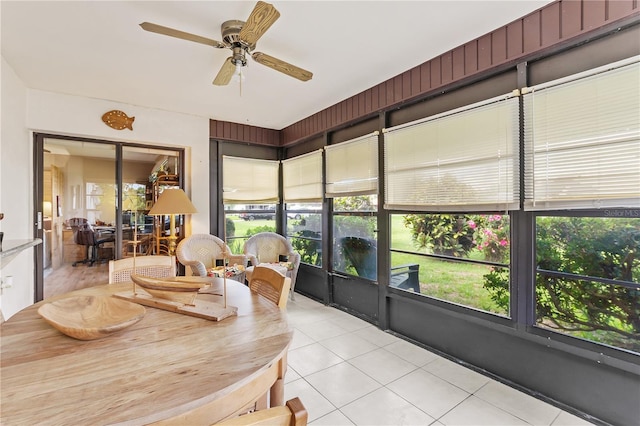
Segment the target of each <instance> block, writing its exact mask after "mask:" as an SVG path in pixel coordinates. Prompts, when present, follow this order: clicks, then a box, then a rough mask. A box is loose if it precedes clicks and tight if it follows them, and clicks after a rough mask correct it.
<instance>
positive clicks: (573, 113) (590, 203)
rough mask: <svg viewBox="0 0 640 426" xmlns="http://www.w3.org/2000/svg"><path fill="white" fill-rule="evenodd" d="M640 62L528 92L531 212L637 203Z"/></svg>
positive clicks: (639, 204) (527, 187)
mask: <svg viewBox="0 0 640 426" xmlns="http://www.w3.org/2000/svg"><path fill="white" fill-rule="evenodd" d="M639 61H640V57H635V58H633V60H632V61H631V63H629V62H630V61H625V62H623V63H618V64H612V65H609V66H606V67H603V68H599V69H596V70H592V71H590V72H589V73H588V75H577V76H572V77H568V78H567V79H563V80H559V81H554V82H549V83H546V84H544V85H539V86H535V87H532V88H530V89H526V91H528V92H529V93H528V94H526V95H525V96H524V113H525V115H524V117H525V120H524V121H525V155H526V157H525V158H526V160H525V161H526V163H525V164H526V166H527V167H526V168H525V171H526V173H525V177H526V179H525V194H526V204H525V208H526V209H528V210H543V209H544V210H548V209H563V208H581V209H585V208H586V209H592V208H612V207H634V208H635V207H640V118H639V116H638V111H640V84H638V82H639V81H640V62H639Z"/></svg>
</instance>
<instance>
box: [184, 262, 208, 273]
mask: <svg viewBox="0 0 640 426" xmlns="http://www.w3.org/2000/svg"><path fill="white" fill-rule="evenodd" d="M180 263H182V264H183V265H184V266H189V267H191V271H192V272H193V275H196V276H199V277H206V276H207V268H205V267H204V263H202V262H200V261H199V260H181V261H180Z"/></svg>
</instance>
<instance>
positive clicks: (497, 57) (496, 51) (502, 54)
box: [491, 27, 507, 66]
mask: <svg viewBox="0 0 640 426" xmlns="http://www.w3.org/2000/svg"><path fill="white" fill-rule="evenodd" d="M506 59H507V29H506V28H505V27H502V28H498V29H497V30H495V31H494V32H492V33H491V65H494V66H495V65H498V64H501V63H503V62H504V61H505V60H506Z"/></svg>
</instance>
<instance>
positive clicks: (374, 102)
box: [369, 86, 380, 111]
mask: <svg viewBox="0 0 640 426" xmlns="http://www.w3.org/2000/svg"><path fill="white" fill-rule="evenodd" d="M378 87H380V86H374V87H372V88H371V89H369V92H370V93H371V111H377V110H378V105H379V100H378Z"/></svg>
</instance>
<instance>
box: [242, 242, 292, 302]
mask: <svg viewBox="0 0 640 426" xmlns="http://www.w3.org/2000/svg"><path fill="white" fill-rule="evenodd" d="M244 254H245V255H246V256H247V258H248V260H249V262H251V265H252V266H249V267H248V268H247V269H246V275H247V281H248V282H251V274H252V273H253V269H254V267H255V266H256V265H259V264H261V263H262V264H272V265H275V264H277V263H278V262H280V261H281V259H282V257H285V258H287V262H290V263H291V269H289V270H286V271H283V272H286V276H287V277H289V278H291V292H290V295H291V300H293V298H294V295H293V292H294V290H295V286H296V276H297V275H298V267H299V266H300V254H299V253H296V252H295V251H293V246H292V245H291V242H289V240H287V239H286V238H285V237H283V236H282V235H280V234H276V233H274V232H260V233H258V234H255V235H253V236H251V237H250V238H249V239H248V240H247V241H246V242H245V243H244ZM276 269H279V268H277V267H276Z"/></svg>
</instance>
